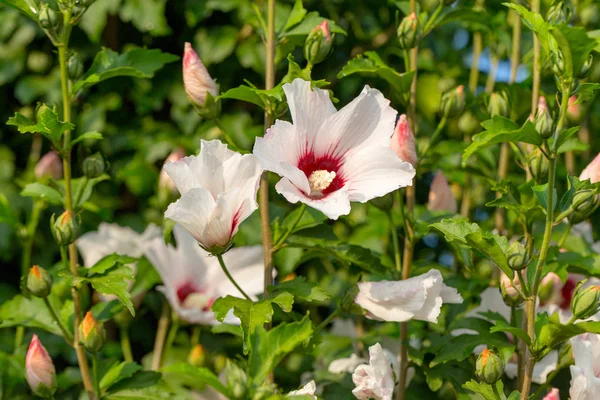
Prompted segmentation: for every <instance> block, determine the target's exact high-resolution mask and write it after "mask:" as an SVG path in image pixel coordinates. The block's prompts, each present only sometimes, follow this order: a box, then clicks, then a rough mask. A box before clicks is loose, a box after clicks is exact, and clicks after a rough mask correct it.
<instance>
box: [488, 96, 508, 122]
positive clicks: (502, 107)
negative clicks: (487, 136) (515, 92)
mask: <svg viewBox="0 0 600 400" xmlns="http://www.w3.org/2000/svg"><path fill="white" fill-rule="evenodd" d="M487 111H488V113H490V115H491V116H492V117H493V116H494V115H499V116H501V117H508V114H509V112H510V106H509V103H508V95H507V94H506V92H504V91H502V92H494V93H491V94H490V96H489V98H488V104H487Z"/></svg>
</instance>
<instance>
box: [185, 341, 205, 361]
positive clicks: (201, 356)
mask: <svg viewBox="0 0 600 400" xmlns="http://www.w3.org/2000/svg"><path fill="white" fill-rule="evenodd" d="M205 361H206V354H205V352H204V347H202V345H200V344H197V345H195V346H194V347H192V350H191V351H190V354H189V355H188V363H190V365H193V366H194V367H203V366H204V362H205Z"/></svg>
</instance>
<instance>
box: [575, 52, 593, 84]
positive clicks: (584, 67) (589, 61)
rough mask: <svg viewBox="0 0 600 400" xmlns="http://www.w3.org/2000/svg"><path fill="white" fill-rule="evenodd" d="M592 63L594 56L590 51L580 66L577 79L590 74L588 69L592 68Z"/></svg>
mask: <svg viewBox="0 0 600 400" xmlns="http://www.w3.org/2000/svg"><path fill="white" fill-rule="evenodd" d="M593 64H594V56H593V55H592V53H590V54H588V57H587V59H586V60H585V62H584V63H583V65H582V66H581V71H579V74H578V75H577V78H579V79H585V78H587V76H588V75H589V74H590V70H591V69H592V65H593Z"/></svg>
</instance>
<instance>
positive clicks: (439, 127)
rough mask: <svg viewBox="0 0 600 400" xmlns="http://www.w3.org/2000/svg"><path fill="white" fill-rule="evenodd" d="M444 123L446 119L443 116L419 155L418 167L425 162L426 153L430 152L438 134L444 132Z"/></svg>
mask: <svg viewBox="0 0 600 400" xmlns="http://www.w3.org/2000/svg"><path fill="white" fill-rule="evenodd" d="M446 122H447V118H446V117H445V116H444V117H442V119H441V120H440V122H439V123H438V125H437V127H436V128H435V131H433V134H432V135H431V139H429V142H428V143H427V146H426V147H425V148H424V149H423V152H421V154H420V155H419V161H418V165H420V164H421V163H422V162H423V161H424V160H425V157H426V156H427V153H428V152H429V150H431V148H432V147H433V145H434V144H435V142H436V141H437V139H438V138H439V136H440V134H441V133H442V131H443V130H444V127H445V126H446ZM418 165H417V167H418Z"/></svg>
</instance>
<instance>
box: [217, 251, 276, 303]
mask: <svg viewBox="0 0 600 400" xmlns="http://www.w3.org/2000/svg"><path fill="white" fill-rule="evenodd" d="M217 259H218V260H219V265H220V266H221V269H222V270H223V272H224V273H225V275H226V276H227V278H228V279H229V282H231V283H232V284H233V286H235V287H236V289H237V290H238V291H239V292H240V293H241V294H242V295H243V296H244V297H245V298H246V300H250V301H252V299H251V298H250V296H248V295H247V294H246V292H244V291H243V290H242V288H241V287H240V285H238V284H237V282H236V281H235V279H233V276H231V274H230V273H229V270H227V266H226V265H225V261H224V260H223V255H222V254H217ZM266 289H267V288H265V290H266Z"/></svg>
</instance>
